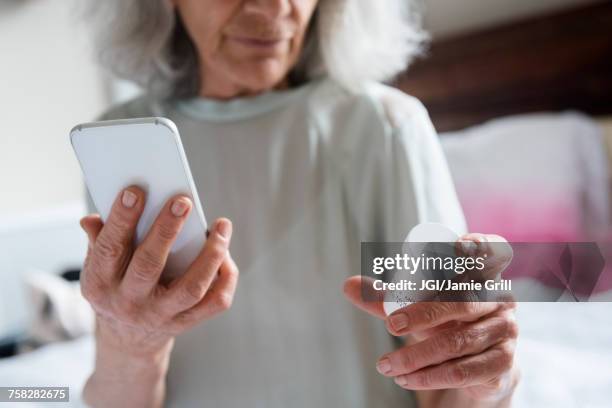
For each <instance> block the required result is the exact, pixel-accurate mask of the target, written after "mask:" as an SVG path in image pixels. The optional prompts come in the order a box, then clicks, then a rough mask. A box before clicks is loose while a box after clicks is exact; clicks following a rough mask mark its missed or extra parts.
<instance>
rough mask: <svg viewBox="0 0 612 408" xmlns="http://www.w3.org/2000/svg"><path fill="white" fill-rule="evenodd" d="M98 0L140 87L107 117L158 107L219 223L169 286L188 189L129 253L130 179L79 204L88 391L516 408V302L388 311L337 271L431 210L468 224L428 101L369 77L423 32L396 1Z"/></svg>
mask: <svg viewBox="0 0 612 408" xmlns="http://www.w3.org/2000/svg"><path fill="white" fill-rule="evenodd" d="M97 3H98V4H97V5H96V7H98V8H99V10H98V12H99V13H100V14H99V15H100V21H101V22H103V23H104V24H103V26H102V30H101V34H102V36H101V38H102V40H103V42H102V49H101V52H102V56H103V60H104V62H105V63H106V64H107V66H109V67H110V68H112V69H114V70H115V72H116V73H118V74H119V75H122V76H124V77H126V78H129V79H132V80H135V81H137V82H139V83H140V84H141V85H143V86H144V87H145V88H146V89H147V91H148V92H147V93H146V94H145V95H144V96H142V97H139V98H137V99H135V100H132V101H130V102H128V103H126V104H123V105H121V106H118V107H115V108H114V109H112V110H110V111H109V112H108V113H107V114H105V115H104V119H115V118H128V117H142V116H165V117H168V118H171V119H172V120H173V121H174V122H175V123H176V124H177V125H178V127H179V129H180V131H181V134H182V138H183V144H184V146H185V149H186V152H187V155H188V158H189V161H190V163H191V166H192V172H193V174H194V177H195V180H196V183H197V188H198V190H199V194H200V197H202V200H203V206H204V209H205V212H206V214H207V216H208V217H209V218H216V217H221V216H224V217H227V218H218V219H217V220H216V221H215V223H214V224H213V227H211V231H210V236H209V239H208V240H207V243H206V245H205V247H204V248H203V250H202V253H201V254H200V256H199V258H198V259H197V260H196V261H195V262H194V264H193V265H192V266H191V268H190V269H189V270H188V271H187V272H186V273H185V274H184V275H183V276H182V277H180V278H178V279H177V280H176V281H174V282H171V283H170V284H160V283H159V282H158V279H159V276H160V274H161V271H162V269H163V266H164V262H165V257H166V255H167V253H168V250H169V247H170V246H171V243H172V241H173V239H174V237H175V236H176V234H177V231H179V230H180V227H181V225H182V222H183V220H184V219H185V217H186V214H188V212H189V211H190V210H191V207H192V203H191V202H190V201H189V199H188V198H187V197H185V196H180V195H179V196H176V197H174V198H172V200H170V201H169V202H168V204H167V206H166V207H165V208H164V209H163V210H162V211H161V213H160V215H159V217H158V219H157V221H156V223H155V224H154V226H153V227H152V229H151V231H150V232H149V234H148V236H147V238H146V239H145V241H144V242H143V243H142V244H141V245H140V246H139V247H137V248H132V245H131V237H132V235H133V231H134V226H135V225H136V223H137V222H138V217H139V215H140V212H141V211H142V209H143V206H144V205H145V201H146V197H145V195H144V193H143V191H142V190H140V189H139V188H138V186H131V187H127V188H126V189H125V190H124V191H122V192H120V193H119V195H118V197H117V201H116V203H115V205H114V207H113V211H112V213H111V215H110V216H109V218H108V220H107V221H106V223H104V224H103V223H102V221H101V220H100V218H99V217H98V216H96V215H91V216H88V217H86V218H84V219H83V221H82V226H83V228H84V229H85V230H86V232H87V233H88V236H89V240H90V247H89V248H90V249H89V253H88V257H87V261H86V265H85V267H84V271H83V277H82V288H83V292H84V294H85V296H86V298H87V299H88V300H89V301H90V302H91V304H92V306H93V307H94V309H95V311H96V316H97V324H96V344H97V348H96V365H95V371H94V372H93V373H92V375H91V377H90V378H89V380H88V382H87V385H86V387H85V391H84V396H85V399H86V401H87V402H88V403H89V404H91V405H92V406H100V407H119V406H129V407H150V406H160V405H162V404H164V403H166V404H167V405H168V406H176V407H196V406H198V407H200V406H206V407H243V406H257V407H287V406H291V407H301V406H303V407H348V406H351V407H375V406H376V407H382V406H389V407H410V406H416V403H417V401H416V400H417V399H418V402H419V403H420V405H422V406H444V407H447V406H453V407H464V406H465V407H480V406H482V407H484V406H507V405H508V404H509V400H510V397H511V394H512V390H513V388H514V384H515V383H516V379H517V375H516V370H515V369H513V368H512V360H513V353H514V343H515V338H516V324H515V323H514V320H513V317H512V316H513V306H512V305H511V304H501V303H457V304H453V303H441V302H438V303H433V302H432V303H422V304H414V305H411V306H408V307H406V308H404V309H402V310H400V311H399V312H396V313H395V314H393V315H392V316H391V317H389V318H385V315H384V312H383V311H382V306H381V304H380V303H374V302H364V301H363V300H362V299H361V297H360V293H359V285H360V279H359V278H358V277H352V278H348V277H349V275H352V274H355V273H356V271H358V270H359V260H360V256H359V253H360V242H361V241H401V240H403V239H404V237H405V236H406V233H407V232H408V231H409V230H410V228H411V227H412V226H414V225H415V224H417V223H419V222H423V221H436V222H440V223H443V224H446V225H448V226H450V227H452V228H454V229H455V230H457V231H463V232H464V231H465V223H464V219H463V215H462V212H461V209H460V206H459V204H458V201H457V198H456V195H455V192H454V189H453V185H452V182H451V178H450V175H449V172H448V169H447V166H446V163H445V160H444V158H443V155H442V152H441V149H440V146H439V144H438V141H437V140H436V134H435V132H434V129H433V127H432V125H431V123H430V121H429V118H428V115H427V112H426V111H425V109H424V108H423V106H422V105H421V104H420V103H419V102H418V101H417V100H416V99H414V98H412V97H410V96H407V95H405V94H402V93H400V92H399V91H396V90H393V89H392V88H390V87H387V86H384V85H381V84H379V83H377V81H382V80H385V79H387V78H390V77H392V76H393V75H394V74H396V73H398V72H400V71H401V70H402V69H403V68H404V67H405V65H406V63H407V62H408V61H409V59H410V57H411V56H412V55H414V53H415V52H417V51H418V49H419V43H420V41H421V40H422V38H423V35H422V34H421V32H420V31H419V29H418V28H417V26H416V25H415V24H414V22H413V21H412V20H413V19H410V18H408V17H407V14H406V11H407V10H405V9H403V7H402V5H405V2H402V1H399V0H397V1H391V0H387V1H378V0H377V1H367V0H363V1H361V0H172V1H169V0H156V1H151V0H140V1H130V2H126V1H122V0H114V1H110V0H108V1H105V2H97ZM110 165H112V164H111V163H109V166H110ZM230 219H231V220H232V221H231V222H230ZM232 236H233V240H232V246H231V255H230V251H229V246H230V239H232ZM236 265H239V266H240V268H241V271H242V275H241V279H240V284H239V285H238V284H237V279H238V278H237V274H238V269H237V266H236ZM347 278H348V279H347ZM237 286H238V287H239V290H238V291H236V287H237ZM343 286H344V292H345V295H346V296H347V297H348V298H349V300H350V301H351V302H352V303H353V304H354V306H357V307H354V306H353V305H351V304H350V303H349V302H346V300H345V299H344V296H343V294H342V288H343ZM230 305H231V308H230ZM360 309H361V310H360ZM362 310H365V311H366V312H369V313H370V314H372V315H374V316H377V317H378V318H380V319H386V326H387V328H386V329H385V327H384V325H382V324H381V322H380V321H379V319H375V318H372V317H371V316H368V315H367V314H366V313H364V312H363V311H362ZM213 317H216V318H215V319H212V318H213ZM389 332H390V333H391V334H393V335H394V336H408V335H410V337H405V338H404V339H405V340H406V341H405V342H398V341H397V340H398V338H397V337H393V336H391V335H390V334H389ZM393 380H395V381H393ZM412 390H416V392H414V391H412ZM415 397H416V398H415Z"/></svg>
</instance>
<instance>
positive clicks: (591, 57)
mask: <svg viewBox="0 0 612 408" xmlns="http://www.w3.org/2000/svg"><path fill="white" fill-rule="evenodd" d="M396 86H398V87H399V88H400V89H402V90H404V91H405V92H407V93H409V94H411V95H414V96H416V97H417V98H419V99H420V100H421V101H422V102H423V103H424V104H425V106H426V107H427V108H428V110H429V113H430V115H431V117H432V121H433V122H434V125H435V126H436V128H437V129H438V131H449V130H456V129H461V128H464V127H467V126H470V125H474V124H477V123H481V122H483V121H485V120H487V119H491V118H494V117H498V116H504V115H511V114H517V113H525V112H534V111H559V110H565V109H577V110H581V111H583V112H586V113H589V114H592V115H604V114H612V2H610V1H605V2H603V3H595V4H591V5H589V6H584V7H580V8H577V9H572V10H567V11H563V12H559V13H556V14H552V15H547V16H542V17H537V18H531V19H529V20H525V21H520V22H516V23H512V24H505V25H503V26H499V27H495V28H492V29H486V30H482V31H477V32H473V33H468V34H465V35H461V36H458V37H453V38H447V39H441V40H439V41H433V42H432V44H431V46H430V48H429V51H428V52H427V54H426V55H425V56H424V57H422V58H421V59H420V60H419V61H417V62H416V63H415V64H413V65H412V66H411V67H410V68H409V69H408V71H407V72H405V73H404V74H401V75H400V76H399V77H398V79H397V82H396Z"/></svg>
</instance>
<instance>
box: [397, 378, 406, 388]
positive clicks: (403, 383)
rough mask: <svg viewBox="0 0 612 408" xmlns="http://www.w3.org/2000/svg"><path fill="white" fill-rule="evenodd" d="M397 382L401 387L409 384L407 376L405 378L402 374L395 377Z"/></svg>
mask: <svg viewBox="0 0 612 408" xmlns="http://www.w3.org/2000/svg"><path fill="white" fill-rule="evenodd" d="M395 383H396V384H397V385H399V386H400V387H403V386H404V385H406V384H408V381H406V378H404V376H400V377H395Z"/></svg>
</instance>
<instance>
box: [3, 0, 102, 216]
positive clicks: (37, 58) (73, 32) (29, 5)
mask: <svg viewBox="0 0 612 408" xmlns="http://www.w3.org/2000/svg"><path fill="white" fill-rule="evenodd" d="M77 2H80V3H81V4H82V3H83V0H2V1H0V119H1V125H0V220H2V219H6V217H9V218H10V216H11V215H13V214H17V213H23V212H31V211H33V210H38V209H42V208H47V207H59V206H62V205H65V204H68V203H74V202H75V201H78V200H81V199H82V196H83V192H82V181H81V176H80V170H79V168H78V164H77V162H76V160H75V159H74V155H73V154H72V151H71V149H70V144H69V139H68V131H69V130H70V129H71V128H72V126H74V125H75V124H76V123H78V122H83V121H88V120H91V119H92V118H93V117H94V116H96V115H97V114H99V113H100V112H101V111H102V110H103V109H104V106H105V105H106V104H107V97H106V92H105V89H104V85H103V81H102V77H101V75H100V72H99V71H98V70H97V68H96V66H95V63H94V62H93V57H92V55H91V51H90V46H89V44H88V40H89V36H88V34H87V28H86V27H85V25H84V24H83V23H79V22H78V21H79V10H78V8H77V7H76V5H77ZM81 20H82V18H81Z"/></svg>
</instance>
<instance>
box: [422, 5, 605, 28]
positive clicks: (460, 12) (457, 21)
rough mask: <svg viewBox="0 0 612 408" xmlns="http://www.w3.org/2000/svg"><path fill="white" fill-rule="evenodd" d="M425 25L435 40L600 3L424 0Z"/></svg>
mask: <svg viewBox="0 0 612 408" xmlns="http://www.w3.org/2000/svg"><path fill="white" fill-rule="evenodd" d="M422 1H424V5H425V11H426V13H425V19H424V25H425V27H426V28H427V29H428V30H429V32H430V33H431V34H432V35H433V36H434V37H443V36H448V35H450V34H454V33H458V32H464V31H469V30H473V29H477V28H482V27H486V26H491V25H495V24H499V23H501V22H505V21H511V20H516V19H520V18H523V17H526V16H530V15H536V14H541V13H546V12H548V11H552V10H558V9H563V8H568V7H576V6H579V5H581V4H588V3H594V2H596V1H597V0H422Z"/></svg>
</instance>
